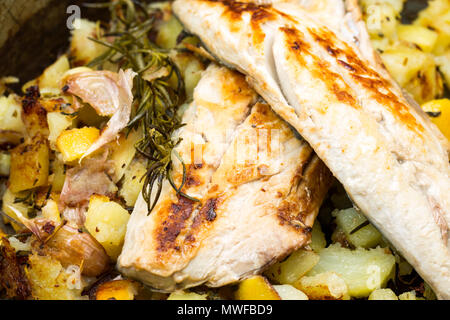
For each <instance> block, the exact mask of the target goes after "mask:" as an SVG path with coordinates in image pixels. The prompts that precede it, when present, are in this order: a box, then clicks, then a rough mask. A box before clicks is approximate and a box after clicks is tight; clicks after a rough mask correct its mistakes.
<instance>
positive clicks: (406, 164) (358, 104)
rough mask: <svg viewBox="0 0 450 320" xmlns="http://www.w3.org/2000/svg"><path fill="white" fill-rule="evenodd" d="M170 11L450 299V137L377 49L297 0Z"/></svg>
mask: <svg viewBox="0 0 450 320" xmlns="http://www.w3.org/2000/svg"><path fill="white" fill-rule="evenodd" d="M173 10H174V12H175V14H176V15H177V16H178V18H179V19H180V20H181V22H182V23H183V25H184V26H185V28H186V29H187V30H188V31H189V32H191V33H193V34H195V35H197V36H198V37H199V38H200V39H201V40H202V42H203V43H204V45H205V47H206V48H207V49H208V50H209V51H210V52H211V53H212V54H213V55H214V56H215V57H216V58H217V59H218V60H220V61H221V62H223V63H225V64H226V65H228V66H230V67H233V68H236V69H238V70H240V71H241V72H243V73H244V74H246V75H247V80H248V82H249V83H250V84H251V85H252V86H253V87H254V89H255V90H256V91H257V92H258V93H259V94H260V95H261V96H262V97H263V98H264V99H265V100H266V101H267V102H268V103H269V104H270V105H271V107H272V108H273V109H274V111H275V112H276V113H277V114H279V115H280V116H281V117H282V118H283V119H284V120H286V121H287V122H289V123H290V124H291V125H292V126H293V127H294V128H295V129H296V130H297V131H298V132H299V133H300V134H301V135H302V137H303V138H305V139H306V140H307V141H308V142H309V144H310V145H311V146H312V147H313V149H314V150H315V152H316V153H317V155H318V156H319V157H320V158H321V159H322V160H323V161H324V162H325V164H326V165H327V166H328V167H329V168H330V170H331V171H332V172H333V174H334V175H335V176H336V177H337V178H338V180H340V182H341V183H342V184H343V185H344V187H345V189H346V190H347V193H348V194H349V195H350V196H351V197H352V199H353V201H354V202H355V203H356V204H357V205H358V206H359V208H360V209H361V210H362V211H363V212H364V213H365V214H366V216H367V217H368V218H369V220H370V221H371V222H372V223H373V224H375V225H376V226H377V227H378V229H379V230H380V231H382V232H383V234H384V235H385V236H386V237H387V238H388V239H389V240H390V241H391V242H392V244H393V245H394V246H395V248H397V249H398V250H399V251H400V252H401V253H402V254H403V256H404V257H405V258H406V259H407V260H408V261H409V262H410V263H411V264H412V265H413V266H414V267H415V269H416V270H417V272H418V273H419V274H420V275H421V276H422V277H423V278H424V279H425V280H426V281H427V283H429V284H430V285H431V287H432V288H433V289H434V291H435V292H436V294H437V295H438V297H439V298H442V299H450V251H449V246H450V242H449V239H448V228H449V224H450V199H449V191H450V169H449V159H448V150H449V148H448V145H449V144H448V141H447V140H445V138H443V136H442V135H441V134H440V133H439V132H438V131H437V129H436V127H435V126H434V125H433V124H432V123H431V122H430V121H429V120H428V119H427V118H426V117H423V115H422V114H420V113H419V112H418V111H417V109H416V108H415V107H414V106H413V105H411V104H410V101H409V100H408V99H407V98H405V97H404V95H403V92H402V91H401V89H400V88H399V87H398V86H397V85H396V84H395V83H394V82H393V81H392V79H391V78H390V77H389V76H388V75H387V73H386V72H385V71H383V70H382V69H381V66H380V65H379V64H377V61H375V58H374V56H373V54H372V53H371V52H366V53H365V54H363V53H362V52H363V50H364V47H362V46H359V47H358V43H357V41H355V42H352V41H344V40H345V37H344V36H342V35H339V32H338V31H337V34H335V33H334V32H332V31H331V30H330V29H329V28H327V27H326V26H325V25H324V24H322V23H321V22H320V19H316V16H315V15H314V14H313V13H308V12H307V11H305V10H303V9H302V7H301V6H299V5H298V4H295V3H293V1H291V2H283V1H282V2H276V3H274V4H273V5H257V4H254V3H251V2H247V3H242V2H237V1H227V0H223V1H220V0H176V1H175V2H174V4H173ZM359 27H361V24H359ZM342 39H344V40H342ZM359 45H360V44H359ZM369 49H370V48H368V49H367V50H369ZM370 57H372V59H370Z"/></svg>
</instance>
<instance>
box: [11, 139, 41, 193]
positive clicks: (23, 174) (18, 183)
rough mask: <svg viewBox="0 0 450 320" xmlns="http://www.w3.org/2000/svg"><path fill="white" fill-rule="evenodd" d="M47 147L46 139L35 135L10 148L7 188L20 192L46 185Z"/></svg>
mask: <svg viewBox="0 0 450 320" xmlns="http://www.w3.org/2000/svg"><path fill="white" fill-rule="evenodd" d="M48 172H49V149H48V145H47V140H46V139H45V138H44V137H42V136H40V135H37V136H35V137H34V138H33V139H32V140H31V141H30V142H25V143H23V144H21V145H19V146H17V147H16V148H14V149H12V150H11V167H10V176H9V189H10V190H11V191H12V192H13V193H16V192H20V191H23V190H28V189H32V188H36V187H40V186H45V185H47V181H48Z"/></svg>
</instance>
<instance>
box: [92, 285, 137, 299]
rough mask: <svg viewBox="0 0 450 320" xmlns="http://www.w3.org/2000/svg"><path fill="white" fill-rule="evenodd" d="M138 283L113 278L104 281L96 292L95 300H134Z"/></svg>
mask: <svg viewBox="0 0 450 320" xmlns="http://www.w3.org/2000/svg"><path fill="white" fill-rule="evenodd" d="M137 293H138V284H137V283H136V282H135V281H132V280H113V281H108V282H104V283H102V284H101V285H100V286H99V287H98V288H97V292H96V294H95V300H134V296H135V295H136V294H137Z"/></svg>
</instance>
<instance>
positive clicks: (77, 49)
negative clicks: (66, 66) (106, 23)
mask: <svg viewBox="0 0 450 320" xmlns="http://www.w3.org/2000/svg"><path fill="white" fill-rule="evenodd" d="M74 25H76V26H77V28H75V29H74V30H73V31H72V40H71V41H70V55H71V56H72V57H73V64H74V65H75V66H83V65H85V64H88V63H89V62H90V61H91V60H93V59H94V58H96V57H98V56H100V55H101V54H103V53H104V52H105V51H106V50H107V49H108V48H107V47H105V46H102V45H101V44H99V43H96V42H94V41H91V40H89V39H88V38H94V39H99V37H100V36H101V35H102V33H103V31H102V29H101V28H100V25H99V24H98V23H95V22H92V21H89V20H86V19H76V20H75V21H74Z"/></svg>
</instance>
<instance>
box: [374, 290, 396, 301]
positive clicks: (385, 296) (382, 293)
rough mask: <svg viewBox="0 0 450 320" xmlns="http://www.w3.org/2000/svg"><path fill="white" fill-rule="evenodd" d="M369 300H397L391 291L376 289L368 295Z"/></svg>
mask: <svg viewBox="0 0 450 320" xmlns="http://www.w3.org/2000/svg"><path fill="white" fill-rule="evenodd" d="M369 300H398V297H397V295H396V294H395V293H394V291H392V290H391V289H377V290H374V291H372V293H371V294H370V295H369Z"/></svg>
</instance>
